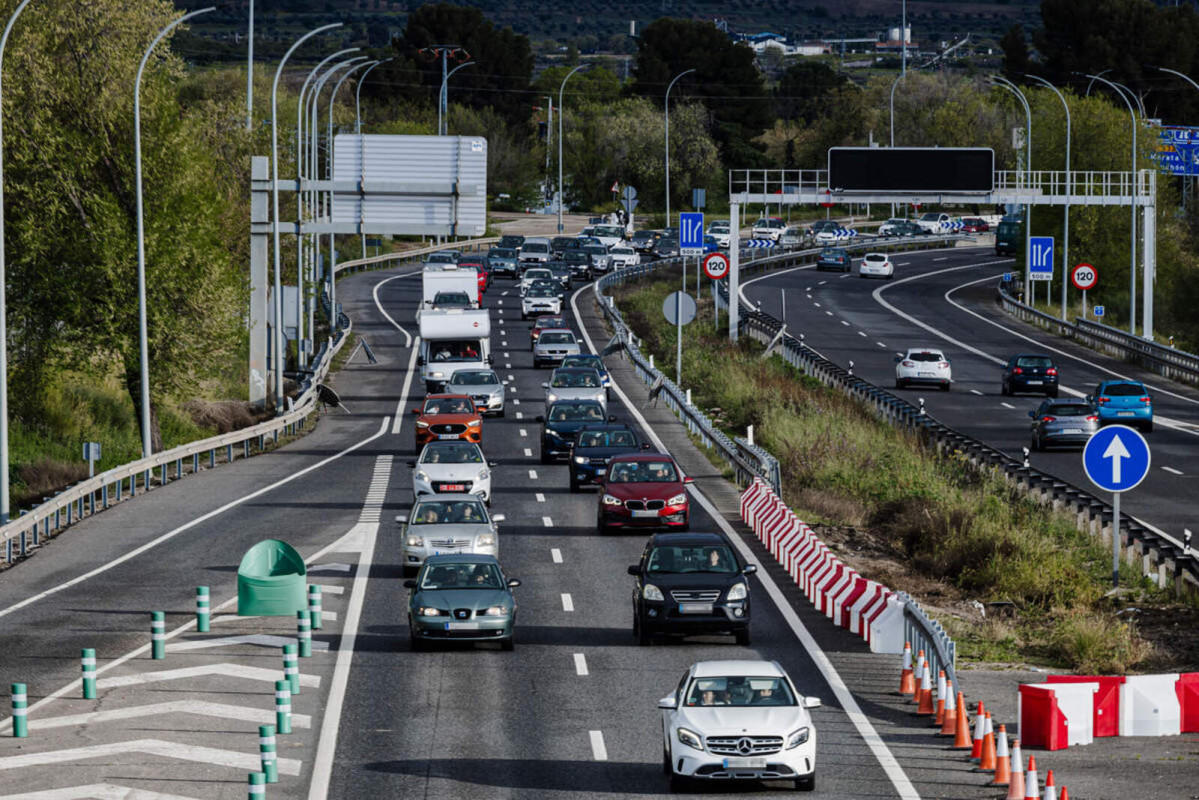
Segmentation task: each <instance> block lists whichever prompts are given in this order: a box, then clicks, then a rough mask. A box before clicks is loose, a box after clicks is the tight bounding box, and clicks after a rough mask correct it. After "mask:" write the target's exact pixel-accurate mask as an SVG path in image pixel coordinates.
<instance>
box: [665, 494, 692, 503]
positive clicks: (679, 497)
mask: <svg viewBox="0 0 1199 800" xmlns="http://www.w3.org/2000/svg"><path fill="white" fill-rule="evenodd" d="M686 504H687V493H686V492H683V493H682V494H676V495H675V496H674V497H672V498H670V499H669V500H667V501H666V505H668V506H682V505H686Z"/></svg>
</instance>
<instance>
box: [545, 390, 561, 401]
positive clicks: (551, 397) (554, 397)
mask: <svg viewBox="0 0 1199 800" xmlns="http://www.w3.org/2000/svg"><path fill="white" fill-rule="evenodd" d="M557 399H558V395H556V394H554V393H553V392H550V393H549V394H547V395H546V396H545V402H547V403H552V402H554V401H555V400H557Z"/></svg>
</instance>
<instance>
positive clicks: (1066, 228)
mask: <svg viewBox="0 0 1199 800" xmlns="http://www.w3.org/2000/svg"><path fill="white" fill-rule="evenodd" d="M1024 77H1026V78H1028V79H1030V80H1034V81H1036V82H1037V83H1039V84H1041V85H1042V86H1045V87H1047V88H1049V89H1051V90H1052V91H1053V93H1054V94H1056V95H1057V99H1058V100H1061V101H1062V108H1064V109H1065V110H1066V197H1067V199H1068V198H1069V197H1070V191H1071V188H1072V185H1071V184H1072V178H1071V175H1070V104H1069V103H1067V102H1066V97H1065V95H1063V94H1062V93H1061V91H1060V90H1058V88H1057V87H1056V86H1054V85H1053V84H1052V83H1050V82H1049V81H1047V80H1045V79H1044V78H1041V77H1038V76H1036V75H1025V76H1024ZM1069 269H1070V203H1069V202H1067V203H1066V207H1065V211H1064V213H1063V215H1062V322H1065V321H1066V284H1068V283H1069V281H1068V280H1066V274H1067V272H1068V271H1069ZM1086 313H1087V312H1086V309H1085V308H1084V309H1083V314H1084V315H1085V314H1086Z"/></svg>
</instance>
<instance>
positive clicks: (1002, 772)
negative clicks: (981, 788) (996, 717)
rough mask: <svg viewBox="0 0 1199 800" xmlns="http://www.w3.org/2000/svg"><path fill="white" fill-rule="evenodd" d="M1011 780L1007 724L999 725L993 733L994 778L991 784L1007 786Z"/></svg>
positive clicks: (1010, 757)
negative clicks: (997, 729) (995, 732)
mask: <svg viewBox="0 0 1199 800" xmlns="http://www.w3.org/2000/svg"><path fill="white" fill-rule="evenodd" d="M1011 781H1012V756H1011V753H1009V752H1008V748H1007V726H1006V725H1000V726H999V733H997V734H995V780H993V781H991V785H992V786H1007V785H1008V784H1009V783H1011Z"/></svg>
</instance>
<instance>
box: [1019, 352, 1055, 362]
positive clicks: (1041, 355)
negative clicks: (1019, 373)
mask: <svg viewBox="0 0 1199 800" xmlns="http://www.w3.org/2000/svg"><path fill="white" fill-rule="evenodd" d="M1012 358H1048V359H1049V360H1050V361H1052V360H1053V356H1051V355H1049V354H1048V353H1016V354H1015V355H1013V356H1012Z"/></svg>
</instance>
